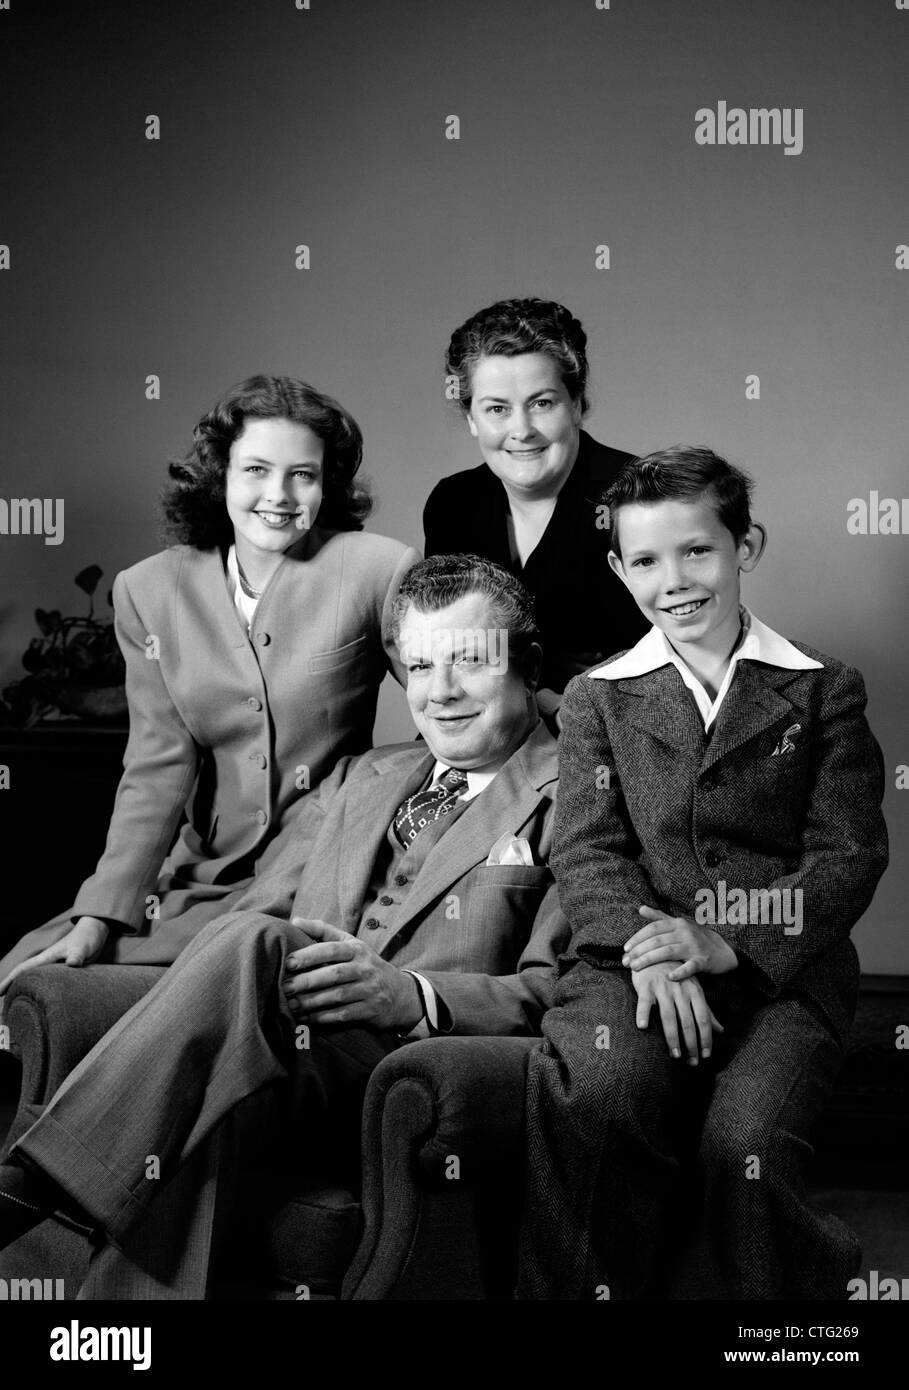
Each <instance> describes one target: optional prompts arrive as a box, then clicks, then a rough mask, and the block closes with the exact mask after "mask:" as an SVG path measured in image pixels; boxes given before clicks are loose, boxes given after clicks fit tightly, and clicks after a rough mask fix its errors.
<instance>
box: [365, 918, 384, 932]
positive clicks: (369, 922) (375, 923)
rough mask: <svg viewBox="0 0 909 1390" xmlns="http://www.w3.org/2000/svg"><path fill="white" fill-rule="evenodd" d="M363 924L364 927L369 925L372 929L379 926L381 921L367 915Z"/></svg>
mask: <svg viewBox="0 0 909 1390" xmlns="http://www.w3.org/2000/svg"><path fill="white" fill-rule="evenodd" d="M363 925H364V927H370V928H373V929H374V928H376V927H381V925H382V923H381V922H380V921H379V919H378V918H377V917H367V919H366V921H365V922H364V923H363Z"/></svg>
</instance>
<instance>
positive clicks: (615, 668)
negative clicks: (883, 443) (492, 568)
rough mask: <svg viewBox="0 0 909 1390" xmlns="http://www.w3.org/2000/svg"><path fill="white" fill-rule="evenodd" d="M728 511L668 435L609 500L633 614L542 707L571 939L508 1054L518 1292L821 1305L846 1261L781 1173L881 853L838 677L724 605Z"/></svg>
mask: <svg viewBox="0 0 909 1390" xmlns="http://www.w3.org/2000/svg"><path fill="white" fill-rule="evenodd" d="M749 498H750V483H749V480H748V479H747V478H746V476H745V475H744V474H743V473H741V472H740V471H739V470H738V469H737V468H733V467H732V466H731V465H729V464H728V463H726V462H725V460H723V459H721V458H718V457H717V455H715V454H714V453H712V452H711V451H710V450H708V449H702V448H683V447H677V448H673V449H667V450H664V451H662V452H660V453H656V454H651V455H649V456H648V457H647V458H644V459H639V460H636V461H634V462H633V463H630V464H628V465H627V466H626V467H625V468H624V470H623V471H622V473H621V474H620V475H619V477H618V478H617V480H616V481H615V483H614V484H613V485H612V487H611V489H610V491H609V494H608V499H607V500H608V502H609V508H610V520H611V526H612V550H611V553H610V556H609V563H610V564H611V566H612V568H613V569H614V570H615V572H616V573H617V574H618V575H619V577H620V578H621V579H622V580H623V581H624V583H625V584H626V585H627V586H628V588H629V589H630V591H631V593H632V594H633V595H634V597H635V599H636V601H637V603H638V605H639V607H640V608H641V610H642V612H643V613H644V614H645V615H646V617H648V618H649V619H650V621H651V622H652V623H653V627H652V629H651V631H650V632H649V633H648V634H647V635H646V636H645V637H643V638H642V639H641V641H640V642H639V643H638V644H637V646H635V647H633V648H632V649H631V650H630V651H628V652H625V653H624V654H620V655H619V656H617V657H613V658H612V659H611V660H610V661H609V662H607V663H606V664H605V665H604V666H600V667H596V668H594V669H592V670H590V671H588V672H586V674H585V675H583V676H578V677H576V678H575V679H574V680H573V681H572V682H571V683H570V684H569V686H568V689H567V691H566V697H565V701H564V704H563V706H562V721H563V732H562V738H561V742H560V759H559V761H560V790H559V800H558V810H557V815H556V828H555V840H554V851H553V856H552V861H551V862H552V866H553V869H554V872H555V876H556V880H557V883H558V889H559V898H560V902H561V905H562V909H563V911H564V912H565V913H566V914H567V916H568V918H569V921H570V922H571V925H572V938H571V943H570V947H569V951H568V953H567V955H566V956H564V957H563V958H562V960H561V961H560V966H559V970H560V979H559V983H558V985H557V989H556V996H555V1001H554V1007H553V1009H552V1010H551V1011H550V1012H549V1013H548V1014H547V1015H546V1018H545V1021H544V1024H543V1034H544V1041H543V1043H542V1044H541V1047H540V1049H539V1050H538V1051H537V1052H535V1053H534V1054H533V1055H532V1057H531V1065H530V1074H529V1096H528V1142H529V1163H528V1205H527V1212H526V1218H525V1227H524V1233H523V1240H522V1259H521V1272H520V1280H519V1296H520V1297H523V1298H532V1299H534V1298H543V1299H588V1298H589V1299H597V1298H606V1297H609V1298H619V1299H639V1298H648V1297H661V1296H667V1295H668V1296H670V1297H681V1298H744V1299H776V1298H844V1297H845V1295H846V1283H847V1280H848V1279H849V1278H850V1277H851V1276H852V1275H853V1274H854V1272H855V1267H856V1265H857V1263H858V1258H859V1250H858V1245H857V1242H856V1240H855V1238H854V1236H853V1235H852V1233H851V1232H850V1231H849V1230H848V1229H847V1228H846V1227H845V1226H844V1225H843V1224H842V1222H840V1221H839V1220H837V1219H836V1218H835V1217H833V1216H828V1215H824V1214H822V1213H820V1212H818V1211H816V1210H814V1209H813V1208H812V1207H811V1206H809V1205H808V1203H807V1201H806V1195H805V1187H804V1176H803V1175H804V1166H805V1163H806V1160H807V1159H808V1158H810V1156H811V1152H812V1151H811V1148H810V1144H809V1135H810V1132H811V1128H812V1124H813V1122H814V1120H815V1118H816V1116H817V1115H818V1113H819V1111H820V1110H821V1108H822V1107H823V1105H824V1102H825V1100H826V1099H827V1097H828V1095H829V1093H830V1091H831V1089H832V1087H833V1084H834V1081H835V1079H836V1074H837V1071H838V1068H839V1065H840V1062H841V1060H842V1057H843V1052H844V1048H845V1044H846V1039H847V1035H848V1030H849V1027H850V1024H851V1021H852V1017H853V1014H854V1010H855V1000H856V993H857V985H858V973H859V972H858V959H857V956H856V952H855V949H854V947H853V945H852V943H851V941H850V940H849V932H850V929H851V928H852V926H853V925H854V924H855V922H857V921H858V919H859V917H860V916H861V915H862V913H863V912H864V911H865V909H866V908H867V906H868V904H869V902H870V901H871V897H872V894H873V892H874V888H875V885H876V883H877V881H878V879H879V878H880V875H881V873H882V872H883V870H884V868H885V866H886V863H887V835H886V829H885V826H884V822H883V818H882V816H881V810H880V802H881V796H882V790H883V775H882V761H881V755H880V750H879V748H878V746H877V743H876V742H875V740H874V737H873V736H872V734H871V731H870V729H869V728H868V724H867V722H866V720H865V716H864V712H863V711H864V707H865V690H864V685H863V682H862V678H861V676H860V675H859V673H858V672H857V671H855V670H853V669H852V668H850V667H848V666H844V665H843V664H842V663H841V662H839V661H836V660H834V659H833V658H832V657H828V656H825V655H823V654H822V653H821V652H816V651H814V650H813V649H811V648H810V647H806V646H804V645H802V644H801V643H799V644H793V643H791V642H788V641H786V639H785V638H783V637H780V636H779V635H778V634H777V633H775V632H773V631H772V630H771V629H770V628H768V627H766V626H765V625H764V624H763V623H761V622H759V621H758V620H757V618H755V617H754V616H753V615H752V614H750V613H749V612H748V610H747V609H745V608H742V607H741V606H740V602H739V584H740V578H739V577H740V574H742V573H743V572H744V573H747V572H749V571H750V570H753V569H754V567H755V565H756V564H757V563H758V561H759V559H760V557H761V553H762V551H763V549H764V545H765V543H766V533H765V531H764V528H763V527H762V526H760V525H759V524H757V523H754V522H753V521H752V520H751V515H750V508H749ZM654 1010H656V1018H657V1019H658V1022H656V1021H655V1019H654ZM680 1214H681V1219H680Z"/></svg>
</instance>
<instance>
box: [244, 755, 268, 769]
mask: <svg viewBox="0 0 909 1390" xmlns="http://www.w3.org/2000/svg"><path fill="white" fill-rule="evenodd" d="M249 761H250V762H251V763H255V765H256V767H267V766H268V759H267V758H266V756H265V754H264V753H250V755H249Z"/></svg>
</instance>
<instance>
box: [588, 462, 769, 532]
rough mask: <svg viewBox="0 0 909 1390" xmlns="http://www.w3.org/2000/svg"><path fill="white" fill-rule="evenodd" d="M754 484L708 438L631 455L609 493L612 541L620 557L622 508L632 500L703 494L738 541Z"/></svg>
mask: <svg viewBox="0 0 909 1390" xmlns="http://www.w3.org/2000/svg"><path fill="white" fill-rule="evenodd" d="M753 486H754V485H753V483H752V481H751V479H750V478H749V476H748V474H747V473H744V472H743V471H742V469H741V468H736V466H735V465H734V464H732V463H727V462H726V460H725V459H724V458H720V456H719V454H715V453H714V452H713V450H712V449H708V448H707V447H706V445H703V444H702V445H694V444H674V445H672V447H671V448H669V449H659V450H657V451H656V452H655V453H652V454H646V455H645V456H644V457H643V458H638V459H631V460H629V462H628V463H626V464H625V465H624V467H623V468H622V470H621V472H620V473H619V474H618V476H617V477H616V478H615V480H614V482H613V483H612V484H611V486H610V487H609V488H607V490H606V492H605V494H604V500H605V502H606V505H607V506H608V507H609V526H610V536H609V543H610V546H611V547H612V549H613V550H614V551H615V553H616V555H618V557H619V559H621V557H622V552H621V549H620V548H619V526H618V521H619V512H620V511H621V509H622V508H623V507H627V506H629V504H631V503H632V502H644V503H647V502H664V501H665V500H666V499H667V498H677V499H678V500H679V501H682V502H690V501H691V500H692V499H693V498H695V497H701V496H703V495H704V494H706V495H707V496H708V497H709V499H710V501H711V503H712V504H713V506H714V507H715V508H716V513H717V516H718V517H719V519H720V521H721V522H722V523H723V525H724V526H725V527H726V530H727V531H731V532H732V535H733V537H734V539H735V543H736V545H739V544H740V543H741V542H742V541H743V540H744V539H745V537H746V536H747V534H748V532H749V531H750V529H751V524H752V523H751V493H752V489H753Z"/></svg>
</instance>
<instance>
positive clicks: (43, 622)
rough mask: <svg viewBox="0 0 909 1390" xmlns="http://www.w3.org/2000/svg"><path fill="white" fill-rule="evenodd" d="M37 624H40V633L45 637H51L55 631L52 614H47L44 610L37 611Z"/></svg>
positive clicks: (37, 609)
mask: <svg viewBox="0 0 909 1390" xmlns="http://www.w3.org/2000/svg"><path fill="white" fill-rule="evenodd" d="M35 622H36V623H37V624H38V631H39V632H42V633H43V634H44V636H45V637H49V636H50V634H51V633H52V632H53V630H54V629H53V625H52V623H51V615H50V613H45V611H44V609H43V608H36V609H35Z"/></svg>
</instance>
